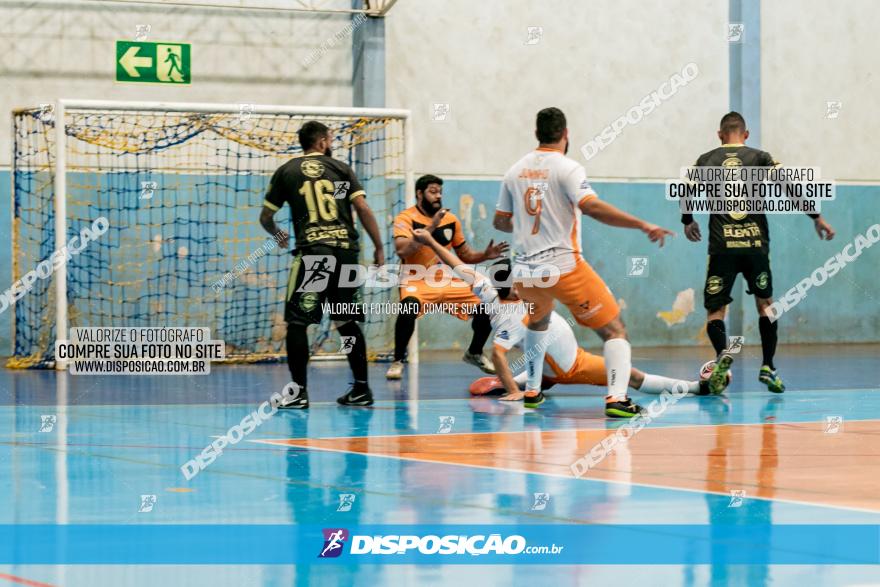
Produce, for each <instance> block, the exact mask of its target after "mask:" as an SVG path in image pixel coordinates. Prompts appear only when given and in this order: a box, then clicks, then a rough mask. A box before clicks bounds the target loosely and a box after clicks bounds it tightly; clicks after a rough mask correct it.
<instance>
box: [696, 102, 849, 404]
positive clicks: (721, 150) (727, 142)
mask: <svg viewBox="0 0 880 587" xmlns="http://www.w3.org/2000/svg"><path fill="white" fill-rule="evenodd" d="M718 138H719V139H721V146H720V147H718V148H717V149H713V150H711V151H709V152H708V153H704V154H702V155H700V157H699V159H697V162H696V164H695V165H696V166H697V167H777V166H779V163H777V162H776V161H775V160H774V159H773V157H772V156H770V153H767V152H766V151H761V150H758V149H752V148H751V147H747V146H746V145H745V141H746V139H748V138H749V131H748V129H746V121H745V119H744V118H743V117H742V115H740V114H739V113H737V112H730V113H728V114H725V115H724V117H723V118H722V119H721V128H720V129H719V131H718ZM809 216H810V218H812V219H813V222H814V224H815V227H816V233H817V234H818V235H819V238H820V239H823V240H831V239H832V238H834V230H833V229H832V228H831V226H830V225H829V224H828V223H827V222H825V220H824V219H823V218H822V217H821V216H820V215H819V214H810V215H809ZM681 221H682V224H684V227H685V228H684V233H685V236H687V238H688V240H691V241H694V242H697V241H699V240H700V238H701V234H700V226H699V224H697V222H696V221H695V220H694V218H693V216H692V215H690V214H683V215H682V217H681ZM738 273H742V274H743V277H744V278H745V280H746V283H747V284H748V288H749V289H748V292H749V293H751V294H753V295H754V296H755V305H756V306H757V309H758V316H759V317H758V328H759V331H760V333H761V348H762V351H763V365H762V366H761V370H760V373H759V375H758V380H759V381H761V382H762V383H764V384H765V385H767V389H768V390H770V391H772V392H774V393H782V392H783V391H785V385H784V384H783V382H782V379H781V378H780V377H779V374H778V373H777V372H776V366H775V365H774V364H773V356H774V355H775V354H776V341H777V328H778V323H777V322H773V321H771V320H770V317H769V308H770V305H771V304H772V303H773V273H772V272H771V271H770V233H769V231H768V227H767V217H766V216H765V215H764V214H746V213H735V214H712V215H711V216H710V220H709V268H708V272H707V275H706V286H705V288H704V290H703V296H704V305H705V307H706V310H707V311H708V321H707V325H706V332H707V334H708V335H709V339H710V340H711V341H712V346H713V347H714V348H715V353H716V354H717V355H719V356H720V355H721V354H722V353H723V352H724V350H725V349H726V348H727V333H726V332H725V328H724V313H725V310H726V308H727V305H728V304H729V303H730V302H731V301H733V298H731V297H730V292H731V291H732V289H733V283H734V281H735V280H736V276H737V274H738Z"/></svg>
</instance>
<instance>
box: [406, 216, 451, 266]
mask: <svg viewBox="0 0 880 587" xmlns="http://www.w3.org/2000/svg"><path fill="white" fill-rule="evenodd" d="M444 216H446V209H445V208H443V209H441V210H438V211H437V213H436V214H434V216H433V217H432V218H431V223H430V224H429V225H428V226H426V227H425V228H424V229H420V230H426V231H427V232H428V234H430V233H432V232H434V231H435V230H437V227H438V226H440V221H441V220H443V217H444ZM424 244H425V243H421V242H419V241H418V240H416V239H414V238H412V237H408V236H402V235H401V236H397V237H396V238H395V239H394V249H395V250H396V252H397V254H398V255H399V256H400V258H401V259H404V258H406V257H409V256H411V255H413V254H414V253H415V252H416V251H418V250H419V249H420V248H422V246H423V245H424Z"/></svg>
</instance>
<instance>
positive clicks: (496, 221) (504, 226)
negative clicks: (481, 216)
mask: <svg viewBox="0 0 880 587" xmlns="http://www.w3.org/2000/svg"><path fill="white" fill-rule="evenodd" d="M492 226H494V227H495V230H500V231H501V232H513V216H511V215H510V214H502V213H501V212H495V218H493V219H492Z"/></svg>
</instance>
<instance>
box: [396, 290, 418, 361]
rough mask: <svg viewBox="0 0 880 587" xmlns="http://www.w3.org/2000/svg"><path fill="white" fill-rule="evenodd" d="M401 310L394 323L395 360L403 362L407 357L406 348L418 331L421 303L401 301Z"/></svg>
mask: <svg viewBox="0 0 880 587" xmlns="http://www.w3.org/2000/svg"><path fill="white" fill-rule="evenodd" d="M400 304H401V310H400V314H398V315H397V321H396V322H395V323H394V360H395V361H402V360H403V359H404V358H405V357H406V347H407V346H408V345H409V339H411V338H412V335H413V332H415V329H416V318H418V316H419V301H418V300H417V299H416V298H404V299H402V300H400Z"/></svg>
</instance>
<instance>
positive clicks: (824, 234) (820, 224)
mask: <svg viewBox="0 0 880 587" xmlns="http://www.w3.org/2000/svg"><path fill="white" fill-rule="evenodd" d="M813 226H814V227H815V229H816V234H818V235H819V240H824V241H830V240H831V239H833V238H834V235H835V234H836V233H835V232H834V229H833V228H831V225H830V224H828V222H826V220H825V219H824V218H822V216H821V215H820V216H817V217H816V218H814V219H813Z"/></svg>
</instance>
